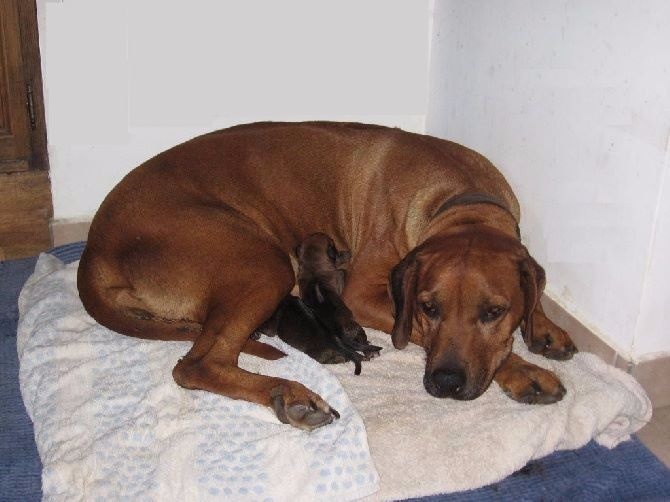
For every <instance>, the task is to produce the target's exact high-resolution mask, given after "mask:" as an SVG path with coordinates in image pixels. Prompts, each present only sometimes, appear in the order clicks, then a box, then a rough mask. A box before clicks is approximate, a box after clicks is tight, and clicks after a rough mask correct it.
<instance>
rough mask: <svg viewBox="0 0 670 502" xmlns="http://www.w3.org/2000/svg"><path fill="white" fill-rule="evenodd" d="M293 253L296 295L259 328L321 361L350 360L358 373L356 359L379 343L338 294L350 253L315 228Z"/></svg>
mask: <svg viewBox="0 0 670 502" xmlns="http://www.w3.org/2000/svg"><path fill="white" fill-rule="evenodd" d="M295 254H296V256H297V260H298V272H297V282H298V287H299V291H300V298H298V297H295V296H293V295H288V296H287V297H286V298H284V299H283V300H282V302H281V303H280V304H279V307H278V308H277V310H275V312H274V314H273V315H272V317H271V318H270V319H269V320H268V321H266V322H265V323H264V324H263V325H262V326H261V327H260V328H259V329H258V331H259V332H262V333H265V334H267V335H270V336H274V335H278V336H279V337H280V338H281V339H282V340H283V341H285V342H286V343H288V344H289V345H291V346H293V347H295V348H297V349H298V350H301V351H302V352H305V353H306V354H307V355H308V356H310V357H311V358H313V359H315V360H317V361H319V362H320V363H324V364H337V363H343V362H345V361H353V363H354V366H355V371H354V373H355V374H356V375H360V373H361V362H362V361H369V360H370V359H371V358H372V357H375V356H377V355H379V351H380V350H381V347H377V346H375V345H370V344H368V341H367V337H366V335H365V331H364V330H363V328H362V327H361V326H360V324H358V323H357V322H356V321H355V320H354V317H353V314H352V313H351V310H349V309H348V308H347V306H346V305H345V304H344V302H343V301H342V299H341V297H340V295H341V294H342V290H343V289H344V282H345V274H346V272H345V270H344V266H345V265H346V263H347V262H348V261H349V259H350V257H351V253H349V251H339V250H338V249H337V248H336V247H335V243H334V242H333V240H332V239H331V238H330V237H328V236H327V235H326V234H323V233H319V232H317V233H315V234H312V235H310V236H308V237H307V238H306V239H305V240H304V241H303V242H302V243H301V244H300V245H299V246H298V247H297V248H296V250H295ZM360 352H362V354H361V353H360Z"/></svg>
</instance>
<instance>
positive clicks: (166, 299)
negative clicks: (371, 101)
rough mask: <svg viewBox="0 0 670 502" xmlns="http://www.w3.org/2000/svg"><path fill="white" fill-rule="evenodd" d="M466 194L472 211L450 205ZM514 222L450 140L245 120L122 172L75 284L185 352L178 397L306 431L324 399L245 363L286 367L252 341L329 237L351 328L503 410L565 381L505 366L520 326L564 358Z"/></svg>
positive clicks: (568, 348) (513, 360) (507, 197)
mask: <svg viewBox="0 0 670 502" xmlns="http://www.w3.org/2000/svg"><path fill="white" fill-rule="evenodd" d="M464 195H475V196H477V197H478V198H479V199H480V202H478V203H468V204H464V203H452V204H451V205H449V202H450V201H452V202H453V201H454V200H458V198H459V197H462V196H464ZM477 197H475V199H474V200H476V199H477ZM487 198H488V200H492V201H496V203H490V202H488V201H487ZM445 203H446V204H447V209H445V210H443V211H438V209H439V208H440V207H445ZM518 223H519V206H518V203H517V200H516V198H515V197H514V194H513V193H512V190H511V189H510V187H509V185H508V184H507V182H506V181H505V179H504V178H503V176H502V175H501V174H500V172H499V171H498V170H497V169H496V168H495V167H494V166H493V165H492V164H491V163H490V162H489V161H488V160H486V159H485V158H484V157H482V156H481V155H479V154H477V153H475V152H473V151H472V150H469V149H467V148H465V147H463V146H460V145H457V144H455V143H451V142H449V141H444V140H440V139H436V138H432V137H429V136H422V135H418V134H411V133H407V132H403V131H400V130H397V129H388V128H384V127H378V126H366V125H361V124H338V123H298V124H295V123H288V124H281V123H265V124H251V125H246V126H238V127H233V128H230V129H226V130H223V131H218V132H215V133H211V134H207V135H204V136H200V137H198V138H195V139H193V140H191V141H188V142H186V143H184V144H182V145H179V146H177V147H175V148H172V149H170V150H168V151H166V152H163V153H161V154H159V155H157V156H156V157H154V158H153V159H150V160H149V161H147V162H145V163H144V164H142V165H141V166H140V167H138V168H136V169H135V170H134V171H132V172H131V173H130V174H128V175H127V176H126V177H125V178H124V179H123V180H122V181H121V182H120V183H119V184H118V185H117V186H116V188H114V190H113V191H112V192H111V193H110V194H109V195H108V196H107V198H106V199H105V201H104V202H103V204H102V205H101V207H100V209H99V210H98V213H97V214H96V216H95V218H94V220H93V223H92V225H91V229H90V233H89V240H88V244H87V247H86V250H85V251H84V254H83V256H82V259H81V263H80V267H79V278H78V285H79V291H80V296H81V299H82V302H83V304H84V306H85V307H86V309H87V310H88V312H89V313H90V314H91V315H92V316H93V317H94V318H95V319H96V320H98V321H99V322H100V323H101V324H103V325H105V326H107V327H109V328H111V329H113V330H116V331H118V332H120V333H124V334H127V335H131V336H141V337H145V338H151V339H162V340H192V341H193V347H192V349H191V350H190V351H189V352H188V354H186V356H185V357H184V358H183V359H181V360H180V361H179V362H178V363H177V365H176V366H175V368H174V371H173V375H174V378H175V380H176V381H177V383H179V384H180V385H182V386H184V387H186V388H190V389H203V390H207V391H210V392H216V393H219V394H222V395H225V396H229V397H231V398H235V399H245V400H248V401H252V402H256V403H259V404H262V405H266V406H272V407H273V408H274V410H275V412H276V413H277V416H278V417H279V418H280V420H283V421H285V422H289V423H291V424H293V425H295V426H297V427H303V428H306V429H311V428H313V427H318V426H320V425H323V424H325V423H328V422H329V421H330V420H332V417H333V414H332V410H331V408H330V406H329V405H328V403H326V402H325V401H324V400H323V399H322V398H321V397H320V396H318V395H317V394H315V393H314V392H312V391H311V390H309V389H307V388H306V387H305V386H303V385H301V384H299V383H297V382H292V381H287V380H283V379H280V378H275V377H268V376H264V375H257V374H253V373H249V372H246V371H244V370H242V369H240V368H239V367H238V365H237V359H238V355H239V354H240V352H241V351H247V352H255V353H262V354H263V355H265V356H267V357H277V356H280V355H281V354H280V353H278V351H276V350H274V349H272V350H270V349H271V348H268V347H267V346H264V345H263V344H259V342H257V341H253V340H251V341H250V340H249V335H250V333H252V332H253V330H254V329H255V328H256V327H257V326H259V325H260V324H261V323H262V322H263V321H264V320H265V319H268V318H269V317H270V316H271V314H272V313H273V312H274V310H275V309H276V307H277V305H278V304H279V302H280V301H281V300H282V299H283V298H285V297H286V295H287V294H288V293H289V292H290V291H291V289H292V287H293V285H294V281H295V273H294V271H293V269H292V266H291V260H290V255H291V252H292V251H293V249H294V248H295V246H296V245H298V244H299V243H300V242H301V241H302V240H303V239H305V237H307V236H308V235H310V234H312V233H314V232H324V233H326V234H328V235H330V236H331V237H332V238H333V239H334V241H335V243H336V245H337V246H338V247H339V248H342V249H350V250H351V263H350V266H349V269H348V279H347V283H346V285H345V289H344V292H343V299H344V301H345V303H346V304H347V305H348V306H349V308H350V309H351V310H352V312H353V314H354V316H355V318H356V319H357V320H358V321H359V322H360V323H361V324H363V325H365V326H370V327H372V328H376V329H380V330H382V331H386V332H391V331H392V332H393V340H394V343H395V345H396V346H397V347H399V348H402V347H403V346H404V345H405V344H406V343H407V342H408V341H409V340H411V341H413V342H415V343H417V344H420V345H422V346H424V347H425V348H426V351H427V354H428V358H427V366H426V375H427V377H426V388H427V390H428V391H429V392H431V393H433V394H436V395H451V396H454V397H456V398H461V399H470V398H474V397H476V396H478V395H480V394H481V393H482V392H484V390H485V389H486V387H487V386H488V384H489V382H490V380H491V378H493V379H495V380H496V381H497V382H498V383H499V384H500V386H501V387H502V388H503V389H504V390H505V391H506V392H507V393H508V394H509V395H510V396H511V397H512V398H513V399H517V400H520V401H524V402H528V401H530V402H552V401H556V400H558V399H560V398H561V397H562V395H563V393H564V389H563V388H562V386H561V384H560V381H559V380H558V378H557V377H556V376H555V375H554V374H553V373H551V372H549V371H546V370H543V369H541V368H539V367H537V366H533V365H531V364H529V363H525V362H523V361H522V360H520V358H518V357H515V356H509V353H510V345H511V337H512V333H513V331H514V330H515V329H516V327H517V326H518V325H519V324H520V323H521V322H522V321H523V328H524V332H525V339H526V343H528V344H529V346H530V347H531V348H533V349H534V350H536V351H540V352H541V353H543V354H545V355H547V356H549V357H557V356H558V357H561V358H563V357H569V356H570V355H571V354H572V352H573V351H574V346H573V345H572V342H570V339H569V337H568V336H567V335H566V334H565V333H564V332H563V331H561V330H560V329H559V328H557V327H556V326H555V325H554V324H553V323H551V321H549V320H548V319H546V317H545V316H544V313H543V312H542V309H541V307H540V304H539V301H538V299H539V297H540V295H541V292H542V287H543V285H544V274H543V273H542V271H541V268H540V267H539V266H538V265H537V264H536V263H535V261H534V260H532V258H531V257H530V256H529V255H528V252H527V251H526V249H525V248H524V247H523V246H522V244H521V243H520V242H519V239H518V234H517V226H518ZM392 270H393V274H392V278H391V280H390V279H389V277H390V276H391V271H392ZM389 282H390V283H391V285H390V287H389ZM389 289H390V290H391V293H392V297H393V300H391V298H389V295H388V291H389ZM394 305H395V317H394V315H393V314H392V311H393V308H394ZM433 307H435V309H433ZM496 309H502V310H500V311H499V313H495V312H498V310H496ZM489 310H490V312H489ZM494 311H495V312H494ZM433 312H436V313H433ZM489 319H490V320H489ZM394 324H395V325H396V326H395V327H394ZM539 328H542V329H539ZM547 335H549V336H547ZM482 338H484V340H482ZM529 396H530V397H529Z"/></svg>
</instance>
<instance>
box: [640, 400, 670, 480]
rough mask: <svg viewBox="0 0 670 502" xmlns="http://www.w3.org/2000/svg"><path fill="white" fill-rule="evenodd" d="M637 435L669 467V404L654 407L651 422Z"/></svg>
mask: <svg viewBox="0 0 670 502" xmlns="http://www.w3.org/2000/svg"><path fill="white" fill-rule="evenodd" d="M637 436H638V437H639V438H640V440H641V441H642V442H643V443H644V444H645V446H646V447H647V448H649V449H650V450H651V451H652V452H654V455H656V456H657V457H658V458H660V459H661V460H662V461H663V463H665V465H667V466H668V467H670V406H665V407H663V408H656V409H655V410H654V414H653V416H652V418H651V422H649V423H648V424H647V425H646V426H645V427H644V428H642V430H641V431H640V432H638V433H637Z"/></svg>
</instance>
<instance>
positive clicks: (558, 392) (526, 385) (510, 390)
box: [495, 358, 566, 404]
mask: <svg viewBox="0 0 670 502" xmlns="http://www.w3.org/2000/svg"><path fill="white" fill-rule="evenodd" d="M495 380H496V382H497V383H498V385H499V386H500V388H501V389H502V390H503V392H505V394H507V395H508V396H509V397H510V398H512V399H514V400H515V401H518V402H520V403H525V404H552V403H556V402H558V401H560V400H561V399H563V396H565V392H566V390H565V387H563V384H562V383H561V381H560V380H559V379H558V377H557V376H556V375H554V374H553V373H552V372H551V371H549V370H545V369H543V368H540V367H539V366H535V365H534V364H531V363H528V362H526V361H523V360H522V359H520V358H519V362H518V363H516V364H513V365H507V366H506V367H505V366H504V367H503V368H501V370H499V371H498V373H497V374H496V377H495Z"/></svg>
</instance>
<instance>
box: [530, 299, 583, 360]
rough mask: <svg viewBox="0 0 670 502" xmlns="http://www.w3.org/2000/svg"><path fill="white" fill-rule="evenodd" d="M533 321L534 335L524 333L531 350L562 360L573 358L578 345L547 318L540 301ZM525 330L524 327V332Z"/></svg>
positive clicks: (549, 357)
mask: <svg viewBox="0 0 670 502" xmlns="http://www.w3.org/2000/svg"><path fill="white" fill-rule="evenodd" d="M531 322H532V323H533V329H532V332H531V333H532V335H531V336H530V337H528V336H526V333H524V341H525V342H526V345H527V346H528V350H530V351H531V352H534V353H535V354H542V355H543V356H544V357H546V358H548V359H558V360H560V361H563V360H566V359H570V358H572V356H573V355H574V354H575V352H577V347H575V344H574V343H573V342H572V339H571V338H570V335H568V333H567V332H566V331H565V330H563V329H561V328H559V327H558V326H557V325H556V324H554V323H553V322H552V321H551V320H549V318H547V316H546V315H545V313H544V310H543V309H542V305H541V304H540V303H538V305H537V307H536V308H535V311H534V312H533V317H532V321H531ZM522 328H523V326H522ZM524 331H525V330H524V329H522V332H524Z"/></svg>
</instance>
